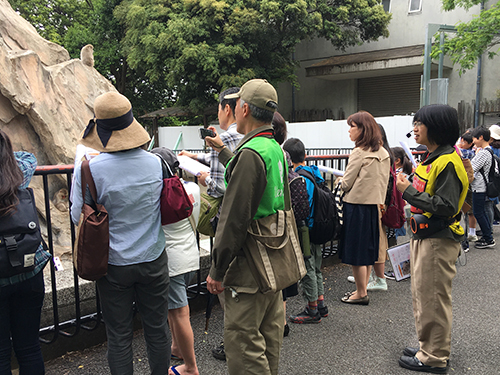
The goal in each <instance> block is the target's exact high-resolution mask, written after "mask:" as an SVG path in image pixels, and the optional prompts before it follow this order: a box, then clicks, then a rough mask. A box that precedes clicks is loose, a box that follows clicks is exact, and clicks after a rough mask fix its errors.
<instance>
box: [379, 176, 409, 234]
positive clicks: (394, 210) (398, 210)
mask: <svg viewBox="0 0 500 375" xmlns="http://www.w3.org/2000/svg"><path fill="white" fill-rule="evenodd" d="M391 176H392V189H391V191H390V196H389V202H388V204H387V208H386V209H385V210H384V211H383V214H382V219H381V220H382V224H384V225H385V226H386V227H387V228H394V229H398V228H402V227H403V226H404V225H405V222H406V216H405V205H406V204H405V201H404V200H403V195H402V194H401V192H400V191H399V190H398V189H397V187H396V178H397V177H396V173H395V172H394V168H393V167H391Z"/></svg>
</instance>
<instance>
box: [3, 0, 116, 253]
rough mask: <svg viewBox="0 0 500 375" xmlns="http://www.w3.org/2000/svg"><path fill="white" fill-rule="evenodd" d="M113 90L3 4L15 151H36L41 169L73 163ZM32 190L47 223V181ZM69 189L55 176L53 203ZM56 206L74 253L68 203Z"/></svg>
mask: <svg viewBox="0 0 500 375" xmlns="http://www.w3.org/2000/svg"><path fill="white" fill-rule="evenodd" d="M107 91H116V90H115V88H114V86H113V85H112V84H111V83H110V82H109V81H108V80H107V79H106V78H105V77H103V76H102V75H101V74H99V72H97V70H95V69H94V68H91V67H89V66H87V65H84V64H83V63H82V62H81V61H80V60H79V59H70V57H69V54H68V51H66V50H65V49H64V48H63V47H61V46H59V45H57V44H54V43H52V42H49V41H47V40H45V39H43V38H42V37H41V36H40V35H38V33H37V32H36V30H35V28H34V27H33V26H32V25H30V24H29V23H28V22H27V21H26V20H25V19H24V18H22V17H21V16H19V15H18V14H17V13H16V12H14V10H13V9H12V7H11V6H10V4H9V3H8V1H7V0H0V129H2V130H3V131H4V132H5V133H7V134H8V135H9V137H10V139H11V141H12V143H13V147H14V149H15V150H24V151H29V152H32V153H33V154H35V156H36V157H37V159H38V165H57V164H73V161H74V156H75V148H76V144H77V140H78V138H79V135H80V133H81V132H82V130H83V129H84V128H85V126H86V125H87V123H88V121H89V120H90V119H91V118H92V117H93V103H94V100H95V98H96V97H97V96H99V95H100V94H102V93H104V92H107ZM31 187H33V188H34V190H35V196H36V199H37V206H38V210H39V213H40V215H41V218H42V222H43V221H44V220H45V202H44V199H43V197H44V195H43V183H42V178H41V177H36V176H35V177H34V178H33V180H32V183H31ZM67 188H68V186H67V183H66V177H65V176H58V175H53V176H49V196H50V198H51V199H54V197H59V198H60V197H61V196H64V194H61V189H67ZM66 195H67V194H66ZM53 203H56V204H57V205H58V208H57V209H56V208H55V206H54V204H52V203H51V216H52V222H53V225H54V228H53V235H54V241H55V245H56V249H55V250H56V254H57V255H60V254H61V253H64V252H68V251H70V250H71V247H70V245H71V244H70V237H69V233H68V232H69V213H68V210H67V205H64V204H62V205H61V204H60V203H61V202H53ZM65 207H66V209H64V208H65ZM61 209H62V211H61Z"/></svg>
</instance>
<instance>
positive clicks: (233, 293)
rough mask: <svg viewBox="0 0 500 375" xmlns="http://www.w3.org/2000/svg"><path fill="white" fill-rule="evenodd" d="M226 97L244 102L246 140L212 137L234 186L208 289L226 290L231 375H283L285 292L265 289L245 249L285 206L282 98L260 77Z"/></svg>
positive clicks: (241, 126)
mask: <svg viewBox="0 0 500 375" xmlns="http://www.w3.org/2000/svg"><path fill="white" fill-rule="evenodd" d="M226 98H227V99H229V98H235V99H237V102H236V109H235V116H236V126H237V131H238V132H239V133H241V134H244V137H243V139H242V140H241V142H240V143H239V144H238V146H237V148H236V150H235V154H233V153H232V152H230V151H229V150H228V149H227V147H225V146H224V144H223V143H222V142H221V141H220V139H219V138H218V136H216V137H213V138H209V137H207V138H206V140H207V143H209V144H210V145H211V146H212V147H213V148H214V149H215V150H217V151H219V160H220V162H221V163H222V164H223V165H226V174H225V181H226V184H227V188H226V194H225V195H224V201H223V203H222V209H221V215H220V221H219V226H218V229H217V233H216V236H215V243H214V249H213V259H212V267H211V269H210V273H209V276H208V277H207V288H208V290H209V292H211V293H213V294H219V293H225V300H226V306H225V321H224V343H225V350H226V359H227V365H228V371H229V374H231V375H235V374H247V375H248V374H259V375H267V374H273V375H275V374H278V363H279V353H280V348H281V343H282V340H283V325H284V322H283V314H284V313H283V301H282V296H281V291H280V292H276V293H272V292H271V293H266V294H263V293H261V292H260V291H259V288H258V286H257V282H256V280H255V278H254V275H253V274H252V272H251V271H250V268H249V264H248V262H247V259H246V257H245V255H244V252H243V247H245V248H246V249H247V250H248V251H250V252H251V251H258V250H257V249H256V248H252V247H251V246H250V245H249V242H247V241H246V238H247V229H248V227H249V225H250V223H251V222H252V220H257V219H260V218H262V217H266V216H269V215H272V214H274V213H276V212H277V211H278V210H283V209H284V207H285V202H284V183H286V182H287V175H288V171H287V163H286V160H285V158H284V156H283V151H282V150H281V148H280V146H279V145H278V143H277V142H276V141H275V140H274V133H273V128H272V126H271V121H272V119H273V114H274V112H275V111H276V109H277V107H278V95H277V93H276V90H275V89H274V87H273V86H272V85H271V84H269V83H268V82H267V81H265V80H262V79H253V80H250V81H248V82H247V83H245V84H244V85H243V86H242V87H241V89H240V91H239V92H237V93H235V94H232V95H227V96H226ZM212 130H214V129H212Z"/></svg>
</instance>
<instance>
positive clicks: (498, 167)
mask: <svg viewBox="0 0 500 375" xmlns="http://www.w3.org/2000/svg"><path fill="white" fill-rule="evenodd" d="M485 150H488V151H489V153H490V154H491V168H490V171H489V173H488V179H486V177H485V176H484V171H483V169H484V168H481V169H480V170H479V172H480V173H481V175H482V176H483V179H484V181H485V182H486V195H487V196H488V197H490V198H496V197H498V196H499V195H500V159H499V158H498V156H496V155H495V154H494V153H493V150H492V149H491V148H486V149H485Z"/></svg>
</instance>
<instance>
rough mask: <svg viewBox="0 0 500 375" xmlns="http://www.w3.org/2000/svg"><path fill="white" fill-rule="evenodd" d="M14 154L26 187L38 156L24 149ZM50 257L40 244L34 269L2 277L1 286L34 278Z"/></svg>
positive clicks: (22, 185) (23, 184)
mask: <svg viewBox="0 0 500 375" xmlns="http://www.w3.org/2000/svg"><path fill="white" fill-rule="evenodd" d="M14 156H15V158H16V161H17V165H18V166H19V168H20V169H21V172H23V183H22V184H21V186H19V188H20V189H26V188H27V187H28V185H29V183H30V181H31V177H33V174H34V173H35V169H36V166H37V161H36V158H35V156H34V155H33V154H30V153H29V152H24V151H18V152H14ZM50 258H51V255H50V254H49V253H48V252H47V251H45V250H43V246H42V245H41V244H40V246H39V247H38V249H37V250H36V253H35V268H34V269H33V271H30V272H25V273H20V274H17V275H14V276H11V277H9V278H5V279H0V287H2V286H6V285H12V284H16V283H19V282H21V281H25V280H28V279H30V278H32V277H33V276H35V275H36V274H37V273H38V272H40V271H41V270H43V268H44V267H45V265H46V264H47V262H48V261H49V259H50Z"/></svg>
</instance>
